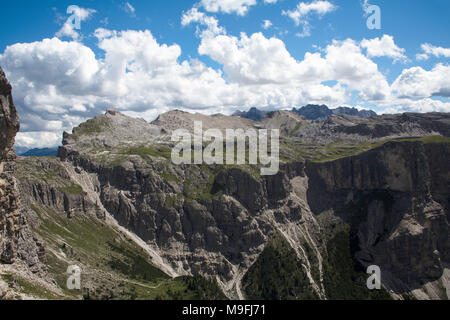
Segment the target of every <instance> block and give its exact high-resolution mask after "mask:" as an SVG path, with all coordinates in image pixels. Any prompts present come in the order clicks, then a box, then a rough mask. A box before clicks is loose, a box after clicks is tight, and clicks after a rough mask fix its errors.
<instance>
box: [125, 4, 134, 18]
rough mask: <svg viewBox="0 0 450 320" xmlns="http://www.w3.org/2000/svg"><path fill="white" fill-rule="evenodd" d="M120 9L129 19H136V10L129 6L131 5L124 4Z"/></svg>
mask: <svg viewBox="0 0 450 320" xmlns="http://www.w3.org/2000/svg"><path fill="white" fill-rule="evenodd" d="M122 9H123V11H125V12H126V13H128V14H129V15H130V16H131V17H136V9H135V8H134V7H133V6H132V5H131V3H129V2H125V3H124V4H123V6H122Z"/></svg>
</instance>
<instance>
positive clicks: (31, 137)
mask: <svg viewBox="0 0 450 320" xmlns="http://www.w3.org/2000/svg"><path fill="white" fill-rule="evenodd" d="M61 141H62V136H61V134H59V133H56V132H44V131H36V132H19V133H18V134H17V136H16V145H17V146H20V147H25V148H28V149H33V148H45V147H54V146H57V145H59V144H60V142H61Z"/></svg>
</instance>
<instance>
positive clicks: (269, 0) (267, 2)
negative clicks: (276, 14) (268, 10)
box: [264, 0, 278, 4]
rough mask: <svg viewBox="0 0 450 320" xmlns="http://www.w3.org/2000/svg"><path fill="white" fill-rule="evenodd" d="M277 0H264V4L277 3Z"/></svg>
mask: <svg viewBox="0 0 450 320" xmlns="http://www.w3.org/2000/svg"><path fill="white" fill-rule="evenodd" d="M277 2H278V0H264V3H265V4H273V3H277Z"/></svg>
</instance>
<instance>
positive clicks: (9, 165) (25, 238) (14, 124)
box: [0, 69, 40, 272]
mask: <svg viewBox="0 0 450 320" xmlns="http://www.w3.org/2000/svg"><path fill="white" fill-rule="evenodd" d="M18 130H19V118H18V116H17V112H16V108H15V106H14V103H13V99H12V95H11V85H10V84H9V82H8V80H7V79H6V76H5V74H4V73H3V70H1V69H0V136H1V138H0V263H5V264H11V263H14V262H15V260H16V259H17V258H21V259H23V260H25V261H26V262H27V263H28V265H29V266H30V268H31V269H32V270H34V271H36V272H37V271H39V270H40V266H39V263H40V262H39V258H38V248H37V245H38V244H39V242H38V240H37V239H36V238H34V237H33V235H32V234H31V231H30V230H29V228H28V226H27V222H26V219H25V217H24V215H23V213H22V212H21V210H20V201H19V191H18V188H17V182H16V179H15V177H14V173H15V167H16V162H15V161H16V154H15V152H14V148H13V146H14V139H15V136H16V133H17V131H18Z"/></svg>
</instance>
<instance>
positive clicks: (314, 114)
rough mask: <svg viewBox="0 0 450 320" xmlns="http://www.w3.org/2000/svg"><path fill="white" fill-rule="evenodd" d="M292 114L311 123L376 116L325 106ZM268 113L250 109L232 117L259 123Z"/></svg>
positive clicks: (369, 111)
mask: <svg viewBox="0 0 450 320" xmlns="http://www.w3.org/2000/svg"><path fill="white" fill-rule="evenodd" d="M292 112H295V113H296V114H298V115H301V116H303V117H304V118H305V119H306V120H313V121H323V120H326V119H327V118H328V117H329V116H332V115H339V114H344V115H348V116H355V117H359V118H364V119H366V118H370V117H371V116H376V115H377V114H376V113H375V112H374V111H372V110H358V109H356V108H350V107H339V108H336V109H330V108H329V107H327V106H326V105H315V104H308V105H306V106H304V107H301V108H299V109H296V108H293V109H292ZM269 113H270V112H267V111H262V110H260V109H258V108H255V107H253V108H251V109H250V110H249V111H236V112H235V113H234V114H233V116H237V117H241V118H245V119H250V120H253V121H257V122H260V121H262V120H263V119H265V118H266V117H267V116H268V114H269Z"/></svg>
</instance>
